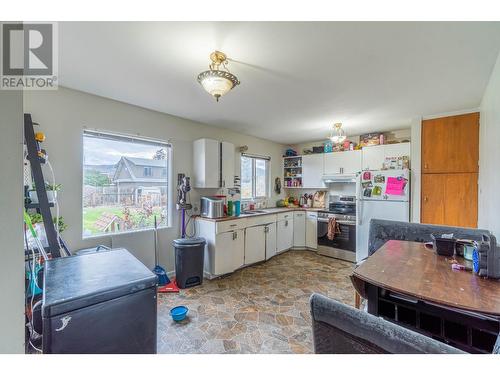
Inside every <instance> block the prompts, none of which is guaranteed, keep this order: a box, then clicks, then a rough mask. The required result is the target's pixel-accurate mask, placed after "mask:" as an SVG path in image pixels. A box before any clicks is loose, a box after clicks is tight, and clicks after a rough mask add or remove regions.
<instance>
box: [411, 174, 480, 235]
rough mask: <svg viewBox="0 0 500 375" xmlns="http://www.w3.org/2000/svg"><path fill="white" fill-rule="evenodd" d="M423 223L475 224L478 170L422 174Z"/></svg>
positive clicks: (459, 225) (470, 225)
mask: <svg viewBox="0 0 500 375" xmlns="http://www.w3.org/2000/svg"><path fill="white" fill-rule="evenodd" d="M420 219H421V220H420V221H421V222H422V223H426V224H439V225H451V226H457V227H470V228H476V227H477V173H443V174H440V173H432V174H431V173H428V174H422V205H421V218H420Z"/></svg>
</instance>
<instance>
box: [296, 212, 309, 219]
mask: <svg viewBox="0 0 500 375" xmlns="http://www.w3.org/2000/svg"><path fill="white" fill-rule="evenodd" d="M302 217H306V212H305V211H294V212H293V218H294V219H295V218H302Z"/></svg>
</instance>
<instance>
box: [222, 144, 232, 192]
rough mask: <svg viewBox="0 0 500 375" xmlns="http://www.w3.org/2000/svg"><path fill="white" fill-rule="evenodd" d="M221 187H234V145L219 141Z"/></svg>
mask: <svg viewBox="0 0 500 375" xmlns="http://www.w3.org/2000/svg"><path fill="white" fill-rule="evenodd" d="M221 152H222V155H221V156H222V158H221V167H222V168H221V175H222V179H221V187H225V188H232V187H234V145H233V144H232V143H228V142H221Z"/></svg>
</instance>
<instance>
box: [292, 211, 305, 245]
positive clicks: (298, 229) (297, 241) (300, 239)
mask: <svg viewBox="0 0 500 375" xmlns="http://www.w3.org/2000/svg"><path fill="white" fill-rule="evenodd" d="M293 247H296V248H299V249H304V248H305V247H306V213H305V211H296V212H294V213H293Z"/></svg>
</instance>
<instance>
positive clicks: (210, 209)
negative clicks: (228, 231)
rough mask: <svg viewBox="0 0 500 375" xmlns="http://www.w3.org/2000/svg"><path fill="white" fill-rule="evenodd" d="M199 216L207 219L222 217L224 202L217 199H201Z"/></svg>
mask: <svg viewBox="0 0 500 375" xmlns="http://www.w3.org/2000/svg"><path fill="white" fill-rule="evenodd" d="M200 215H201V216H202V217H207V218H209V219H216V218H218V217H224V200H222V199H221V198H217V197H201V202H200Z"/></svg>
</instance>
